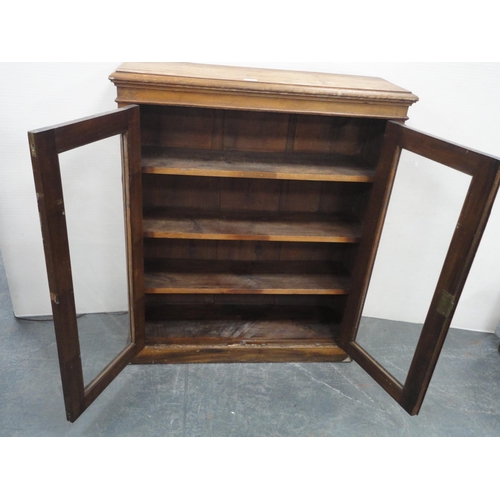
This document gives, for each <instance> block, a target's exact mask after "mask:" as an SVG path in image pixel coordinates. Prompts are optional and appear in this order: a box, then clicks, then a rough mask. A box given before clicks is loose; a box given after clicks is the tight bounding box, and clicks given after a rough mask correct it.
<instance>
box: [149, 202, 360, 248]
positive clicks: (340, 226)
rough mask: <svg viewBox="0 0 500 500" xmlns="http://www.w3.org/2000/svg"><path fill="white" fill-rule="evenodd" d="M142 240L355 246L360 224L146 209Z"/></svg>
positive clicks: (338, 219)
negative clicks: (290, 242) (284, 242)
mask: <svg viewBox="0 0 500 500" xmlns="http://www.w3.org/2000/svg"><path fill="white" fill-rule="evenodd" d="M143 228H144V237H145V238H178V239H196V240H247V241H248V240H250V241H292V242H323V243H357V242H359V239H360V236H361V225H360V224H359V223H357V222H354V221H352V220H349V219H348V218H346V217H345V216H341V215H318V214H312V215H311V214H278V215H274V216H273V215H269V213H267V214H231V215H230V216H228V215H225V214H220V213H203V215H200V214H199V212H193V213H189V212H188V211H187V210H186V211H184V212H181V213H180V212H178V211H169V210H162V209H157V210H149V211H147V213H145V214H144V222H143Z"/></svg>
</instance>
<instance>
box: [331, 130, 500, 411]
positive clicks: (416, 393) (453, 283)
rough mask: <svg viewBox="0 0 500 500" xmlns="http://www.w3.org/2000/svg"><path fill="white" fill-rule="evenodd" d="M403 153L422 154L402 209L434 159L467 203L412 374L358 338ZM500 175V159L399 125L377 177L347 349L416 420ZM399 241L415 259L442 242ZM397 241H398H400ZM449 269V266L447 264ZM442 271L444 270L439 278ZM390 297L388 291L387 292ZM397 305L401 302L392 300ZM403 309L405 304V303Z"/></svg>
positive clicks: (346, 328)
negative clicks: (408, 243)
mask: <svg viewBox="0 0 500 500" xmlns="http://www.w3.org/2000/svg"><path fill="white" fill-rule="evenodd" d="M402 153H403V154H404V155H406V154H408V155H410V156H411V155H415V158H417V159H413V160H412V164H413V167H414V170H413V174H412V176H413V177H411V178H410V182H409V183H408V185H407V186H406V187H407V189H406V191H405V195H404V196H403V197H402V198H401V200H402V201H401V200H400V202H401V203H403V204H404V203H409V202H410V201H409V200H410V198H411V192H412V191H413V190H414V189H416V188H417V187H418V184H419V183H418V176H419V175H420V176H422V175H425V172H423V171H422V169H421V166H422V163H426V162H428V160H431V161H432V162H436V163H432V165H433V167H432V168H433V169H434V170H439V169H441V170H443V173H445V174H446V175H450V176H451V177H453V178H455V177H458V178H459V179H457V183H456V186H458V187H457V188H455V184H453V186H448V187H449V188H450V192H451V194H452V196H450V199H453V197H454V194H455V191H454V190H456V189H461V190H463V204H462V200H460V204H459V205H458V206H457V210H456V219H453V220H455V221H456V222H455V224H451V226H450V228H449V229H450V231H449V239H447V240H446V242H445V243H446V244H445V245H444V246H443V254H442V260H440V261H439V265H438V266H437V267H436V270H437V273H436V278H435V280H434V281H432V283H431V287H430V289H429V300H430V306H429V308H428V310H427V309H426V307H427V306H425V304H424V309H423V311H422V312H423V314H422V321H421V322H420V321H419V323H421V324H422V329H421V332H420V334H419V336H418V333H417V336H416V339H415V343H416V347H415V350H414V354H413V358H412V360H411V363H409V364H408V365H407V370H406V371H403V370H400V367H398V366H396V365H395V364H394V363H392V362H391V359H385V360H384V361H380V357H381V355H380V351H379V350H377V348H374V349H373V350H374V351H375V352H377V357H378V358H379V359H378V360H376V359H375V356H374V355H373V353H372V352H370V349H367V348H366V346H365V345H364V344H363V342H362V341H360V338H359V327H360V321H361V318H362V315H363V316H364V314H363V309H364V307H365V300H366V294H367V291H368V288H369V285H370V277H371V275H372V271H373V267H374V263H375V259H376V254H377V249H378V247H379V242H380V236H381V233H382V229H383V225H384V221H385V219H386V215H391V214H390V213H389V214H387V207H388V205H389V201H390V198H391V191H392V189H393V184H394V180H395V177H396V170H397V168H398V163H399V161H400V158H401V155H402ZM417 155H418V156H417ZM421 157H423V158H424V159H426V160H425V161H424V162H421V161H420V160H419V159H418V158H421ZM405 158H406V157H405ZM429 163H430V162H429ZM499 172H500V160H499V159H498V158H493V157H490V156H486V155H484V154H481V153H477V152H475V151H471V150H468V149H465V148H463V147H460V146H457V145H455V144H450V143H447V142H445V141H443V140H441V139H437V138H435V137H431V136H428V135H426V134H423V133H421V132H418V131H415V130H412V129H410V128H408V127H406V126H404V125H401V124H399V123H396V122H389V123H388V124H387V128H386V134H385V140H384V145H383V148H382V152H381V156H380V161H379V166H378V169H377V174H376V175H377V177H376V179H375V184H374V187H373V193H372V197H371V200H370V204H369V206H368V213H369V214H376V215H374V216H373V217H371V216H369V217H367V221H369V222H367V223H366V224H367V225H366V226H365V229H364V234H363V237H362V240H361V243H360V247H359V254H358V259H359V260H358V262H360V263H362V265H358V266H357V269H356V271H355V274H354V275H353V277H352V280H353V281H352V289H353V290H356V292H355V293H353V294H352V296H350V298H349V302H348V304H347V309H346V313H345V318H344V322H343V326H342V332H341V339H340V345H341V346H342V347H343V348H344V349H345V350H346V352H347V353H348V354H349V355H350V356H351V357H352V359H353V360H354V361H356V362H357V363H359V364H360V365H361V367H362V368H363V369H364V370H365V371H366V372H368V373H369V374H370V375H371V376H372V377H373V378H374V379H375V380H376V381H377V382H378V383H379V384H380V385H381V386H382V387H383V388H384V389H385V390H386V391H387V392H388V393H389V394H390V395H391V396H392V397H393V398H394V399H395V400H396V401H397V402H398V403H399V404H400V405H401V406H402V407H403V408H404V409H405V410H406V411H407V412H408V413H409V414H410V415H416V414H417V413H418V412H419V410H420V407H421V405H422V401H423V399H424V396H425V393H426V390H427V388H428V386H429V383H430V380H431V377H432V374H433V371H434V368H435V366H436V363H437V360H438V357H439V354H440V352H441V349H442V346H443V343H444V341H445V338H446V335H447V332H448V329H449V327H450V324H451V320H452V318H453V314H454V312H455V309H456V307H457V303H458V300H459V298H460V295H461V292H462V289H463V287H464V284H465V281H466V278H467V275H468V273H469V270H470V268H471V265H472V261H473V258H474V255H475V253H476V250H477V248H478V246H479V242H480V240H481V236H482V234H483V231H484V229H485V226H486V222H487V219H488V216H489V213H490V210H491V207H492V204H493V201H494V198H495V195H496V192H497V190H498V187H499V183H500V173H499ZM450 184H451V183H450ZM432 187H433V186H432V184H431V185H428V186H427V192H426V193H425V194H426V195H428V194H429V189H432ZM440 196H442V195H441V193H440V190H439V189H437V190H436V192H435V194H434V195H433V196H430V197H433V200H434V201H433V203H434V204H435V205H439V203H440V202H441V207H446V206H447V205H448V204H449V200H440V199H439V197H440ZM422 198H426V199H428V198H429V196H422ZM389 206H390V205H389ZM399 206H401V204H400V205H399ZM428 208H429V204H427V206H424V207H423V208H422V207H421V208H420V209H418V210H420V211H426V210H428ZM432 208H433V209H434V212H432V211H430V210H429V213H430V219H431V222H432V219H437V218H438V216H439V214H440V210H441V211H442V210H443V209H444V208H442V209H439V208H437V207H432ZM389 210H391V209H389ZM425 227H427V226H425ZM384 230H385V229H384ZM429 231H430V229H429ZM440 232H442V231H441V230H440V229H439V230H438V232H437V233H436V234H437V236H439V233H440ZM398 236H399V241H400V242H401V243H402V247H403V248H406V250H405V251H408V252H411V251H413V252H414V255H415V257H417V256H418V255H419V254H420V253H421V251H424V250H425V249H426V248H431V249H432V250H433V251H434V250H435V249H433V248H432V247H431V246H432V245H433V243H435V241H436V238H434V237H431V233H430V232H429V237H428V238H424V239H421V240H420V241H418V242H417V243H416V244H414V245H413V246H412V247H410V248H409V249H408V246H407V247H404V236H401V235H398ZM395 241H396V242H397V241H398V240H397V238H396V239H395ZM448 243H449V246H448ZM415 247H418V248H415ZM399 251H400V250H399ZM442 262H444V264H443V265H442ZM441 265H442V268H441V271H439V269H440V267H441ZM428 267H429V266H427V267H425V266H423V267H422V269H421V271H420V272H421V274H426V273H427V272H430V271H429V269H428ZM399 274H401V271H399ZM384 278H386V279H387V280H388V279H389V277H388V276H387V277H386V276H384ZM436 282H437V286H436V285H435V283H436ZM386 285H387V283H386ZM406 286H407V287H408V288H411V286H412V283H411V282H410V283H407V285H406ZM434 287H435V288H434ZM385 290H387V286H386V288H385ZM380 295H381V294H378V296H376V300H378V299H380ZM391 300H393V301H394V300H398V295H397V294H394V295H392V298H391ZM403 300H404V299H403ZM401 304H402V305H404V302H401ZM426 310H427V312H426ZM368 344H369V343H368ZM369 345H370V344H369ZM372 346H373V344H372ZM382 357H383V356H382ZM384 365H385V366H384ZM395 369H396V373H397V376H394V375H393V373H391V370H392V371H393V372H394V370H395ZM401 378H403V379H404V382H401V381H400V379H401Z"/></svg>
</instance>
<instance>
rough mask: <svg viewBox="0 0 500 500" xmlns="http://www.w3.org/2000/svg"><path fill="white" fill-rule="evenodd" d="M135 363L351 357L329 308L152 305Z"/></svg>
mask: <svg viewBox="0 0 500 500" xmlns="http://www.w3.org/2000/svg"><path fill="white" fill-rule="evenodd" d="M146 318H147V319H146V330H145V333H146V347H145V349H144V350H143V351H142V352H141V353H139V355H138V356H137V358H136V359H135V360H134V363H150V364H155V363H223V362H228V363H229V362H251V363H257V362H260V363H270V362H292V361H294V362H300V361H304V362H306V361H309V362H310V361H318V362H319V361H336V362H340V361H346V360H348V356H347V354H346V353H345V352H344V351H343V350H342V349H340V348H339V347H338V345H337V343H336V338H337V337H338V333H339V321H338V318H337V315H336V313H335V310H334V309H333V308H332V307H327V306H321V305H316V306H313V307H311V306H307V305H304V306H301V305H282V304H280V305H274V304H267V305H264V304H263V305H236V304H196V305H195V304H161V305H160V304H156V305H155V304H149V307H147V308H146Z"/></svg>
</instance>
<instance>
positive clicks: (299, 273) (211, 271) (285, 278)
mask: <svg viewBox="0 0 500 500" xmlns="http://www.w3.org/2000/svg"><path fill="white" fill-rule="evenodd" d="M144 280H145V292H146V293H148V294H246V295H252V294H274V295H276V294H279V295H345V294H347V293H348V290H349V284H350V279H349V276H348V274H347V272H346V271H345V269H344V268H343V267H342V266H341V265H338V264H333V263H324V262H282V261H279V262H269V261H266V262H240V261H233V262H231V261H215V262H214V261H183V260H179V261H177V260H172V261H147V262H146V273H145V276H144Z"/></svg>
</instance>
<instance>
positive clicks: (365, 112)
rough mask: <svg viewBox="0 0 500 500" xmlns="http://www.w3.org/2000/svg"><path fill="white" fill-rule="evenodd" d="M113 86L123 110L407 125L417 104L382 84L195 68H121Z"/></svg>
mask: <svg viewBox="0 0 500 500" xmlns="http://www.w3.org/2000/svg"><path fill="white" fill-rule="evenodd" d="M110 80H111V81H112V82H113V83H114V84H115V85H116V86H117V87H118V99H117V102H119V103H121V104H131V103H143V104H147V103H151V104H173V103H178V104H179V105H197V106H206V107H222V108H227V109H229V108H232V109H259V110H263V111H264V110H267V111H288V112H298V113H320V114H335V115H344V116H367V117H369V116H372V117H377V118H402V119H406V117H407V116H406V114H407V110H408V107H409V106H411V105H412V104H413V103H415V102H416V101H418V97H417V96H415V95H414V94H412V93H411V92H410V91H408V90H405V89H403V88H401V87H398V86H397V85H394V84H392V83H390V82H388V81H386V80H383V79H382V78H375V77H365V76H349V75H336V74H329V73H318V72H305V71H288V70H276V69H261V68H243V67H237V66H220V65H208V64H196V63H156V62H150V63H148V62H138V63H133V62H129V63H123V64H122V65H121V66H120V67H119V68H118V69H117V70H116V71H115V72H114V73H113V74H112V75H110ZM174 94H175V95H174Z"/></svg>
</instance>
